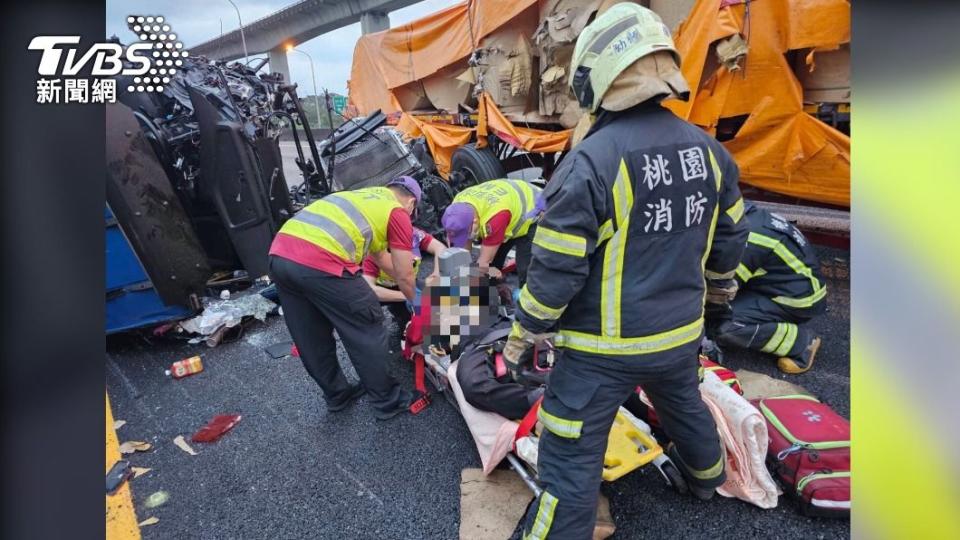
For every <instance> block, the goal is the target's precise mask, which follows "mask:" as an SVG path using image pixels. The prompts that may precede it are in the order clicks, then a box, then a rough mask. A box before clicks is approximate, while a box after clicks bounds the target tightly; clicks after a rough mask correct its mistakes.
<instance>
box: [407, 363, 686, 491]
mask: <svg viewBox="0 0 960 540" xmlns="http://www.w3.org/2000/svg"><path fill="white" fill-rule="evenodd" d="M413 351H414V353H413V358H412V359H413V361H414V362H415V364H416V368H415V371H416V372H417V375H416V376H417V379H418V380H420V381H424V382H420V383H418V386H426V384H429V386H430V387H431V388H432V390H427V394H426V395H427V396H437V395H438V394H439V395H442V396H443V397H444V398H445V399H446V401H447V402H449V403H450V405H451V406H453V407H454V408H455V409H456V410H457V411H458V412H459V413H460V414H461V416H463V417H464V421H465V422H466V423H467V427H468V428H469V429H470V432H471V435H472V436H473V438H474V442H475V443H476V445H477V450H478V452H480V454H481V460H482V461H484V471H485V472H489V471H490V470H492V469H493V468H494V467H495V466H497V464H499V463H500V462H501V461H502V460H506V461H507V463H508V464H509V466H510V468H511V469H513V470H514V471H515V472H516V473H517V474H518V475H519V476H520V478H521V479H522V480H523V482H524V484H526V485H527V487H528V488H530V490H531V491H532V492H533V493H534V495H536V496H539V495H540V493H541V492H542V491H543V490H542V488H541V486H540V484H539V482H538V480H537V469H536V463H535V457H534V458H533V459H531V457H530V452H529V451H528V452H526V453H524V452H522V451H520V450H518V449H523V448H526V449H531V448H532V449H536V448H537V443H536V441H537V432H536V430H535V429H532V424H533V422H532V421H531V419H532V420H533V421H535V415H536V407H538V406H539V402H538V403H537V404H536V405H535V406H534V409H532V410H531V413H528V415H527V418H525V419H523V420H521V421H516V420H510V419H507V418H504V417H502V416H500V415H497V414H496V413H492V412H489V411H480V410H478V409H476V408H474V407H473V406H472V405H470V404H469V403H467V401H466V400H465V399H464V398H463V394H462V392H461V390H460V388H459V382H458V381H457V379H456V361H455V360H453V359H451V358H450V356H448V355H444V354H436V352H431V351H430V350H426V351H423V350H421V349H419V348H418V347H414V349H413ZM420 390H421V391H423V390H425V388H420ZM425 399H430V398H425ZM423 406H425V403H424V405H423ZM421 408H422V407H421ZM525 423H529V424H530V426H524V424H525ZM525 428H526V429H525ZM525 438H526V439H528V440H526V441H524V440H522V439H525ZM491 440H492V441H493V442H492V443H491ZM505 448H506V449H507V450H506V451H504V450H505ZM535 453H536V452H535V450H534V451H533V454H534V456H535ZM531 461H532V462H531ZM651 463H652V464H653V466H654V467H656V469H657V470H658V471H659V472H660V474H661V476H662V477H663V479H664V480H665V481H666V483H667V485H669V486H670V487H672V488H673V489H674V490H675V491H677V492H678V493H686V491H687V484H686V482H685V481H684V479H683V477H682V476H681V474H680V471H679V470H678V469H677V467H676V465H675V464H674V463H673V462H671V460H670V458H669V457H667V455H666V454H665V453H664V452H663V448H662V447H661V446H660V445H659V443H657V441H656V439H654V437H653V436H652V435H651V432H650V427H649V426H648V425H646V424H645V423H644V422H643V421H642V420H640V419H638V418H636V417H634V416H633V415H632V414H630V413H629V412H628V411H627V410H626V409H624V408H623V407H621V408H620V410H619V411H618V413H617V415H616V417H615V419H614V422H613V426H612V427H611V430H610V435H609V438H608V442H607V452H606V454H605V456H604V463H603V473H602V477H603V480H604V481H607V482H613V481H615V480H617V479H619V478H622V477H623V476H624V475H626V474H628V473H630V472H632V471H634V470H636V469H639V468H640V467H643V466H644V465H648V464H651Z"/></svg>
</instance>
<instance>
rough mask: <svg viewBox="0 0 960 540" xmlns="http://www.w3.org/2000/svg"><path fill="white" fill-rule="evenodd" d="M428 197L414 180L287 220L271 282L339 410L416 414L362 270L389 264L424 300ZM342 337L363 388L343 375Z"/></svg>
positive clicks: (383, 415)
mask: <svg viewBox="0 0 960 540" xmlns="http://www.w3.org/2000/svg"><path fill="white" fill-rule="evenodd" d="M420 197H421V190H420V186H419V184H417V182H416V180H414V179H413V178H411V177H409V176H401V177H399V178H396V179H394V180H391V181H390V182H388V183H387V185H386V187H373V188H364V189H358V190H355V191H342V192H338V193H334V194H332V195H328V196H326V197H324V198H322V199H320V200H319V201H316V202H314V203H312V204H310V205H309V206H307V207H306V208H304V209H303V210H301V211H300V212H298V213H297V214H296V215H294V216H293V217H292V218H291V219H289V220H287V222H286V223H284V224H283V227H282V228H281V229H280V232H279V233H277V236H276V238H274V240H273V244H272V245H271V247H270V278H271V279H272V280H273V281H274V282H276V284H277V291H278V292H279V294H280V303H281V305H282V306H283V312H284V319H285V321H286V323H287V328H288V329H289V330H290V335H291V336H292V337H293V341H294V342H295V343H296V344H297V348H298V349H299V351H300V359H301V360H302V361H303V365H304V367H305V368H306V369H307V373H309V374H310V376H311V377H313V379H314V380H315V381H316V382H317V384H318V385H320V388H321V389H322V390H323V394H324V398H325V399H326V402H327V410H329V411H331V412H336V411H340V410H343V409H345V408H346V407H347V406H348V405H350V404H351V403H352V402H353V401H354V400H355V399H356V398H358V397H360V396H361V395H362V394H363V393H364V392H366V393H367V394H368V395H369V400H370V403H371V405H372V406H373V408H374V411H375V412H374V414H375V416H376V417H377V419H380V420H386V419H389V418H392V417H394V416H396V415H398V414H400V413H403V412H404V411H407V410H408V409H409V406H410V402H411V401H412V396H411V394H410V393H409V392H407V391H405V390H402V389H401V388H400V385H399V384H398V383H397V381H396V379H394V378H393V377H392V376H391V375H390V374H389V372H388V371H387V364H386V362H387V334H386V329H385V328H384V326H383V324H382V322H383V311H382V310H381V309H380V303H379V302H378V301H377V296H376V295H375V294H374V292H373V289H371V288H370V286H368V285H367V283H366V282H365V281H364V280H363V277H362V276H361V268H360V265H361V264H362V262H363V259H364V257H365V256H366V255H367V254H368V253H369V254H372V255H373V256H374V257H377V258H379V259H380V260H386V259H389V261H390V263H391V264H392V266H393V268H394V269H395V270H394V279H395V280H396V282H397V286H398V287H399V289H400V291H401V292H402V293H403V295H404V297H405V298H406V299H407V300H408V301H411V302H415V301H416V295H417V293H416V284H415V281H414V275H413V256H412V254H411V252H410V246H411V245H413V226H412V224H411V222H410V216H411V214H412V213H413V212H414V209H415V208H416V205H417V203H418V202H419V201H420ZM388 249H389V256H387V255H386V252H387V250H388ZM334 330H336V331H337V334H338V335H339V336H340V341H341V342H342V343H343V347H344V349H345V350H346V351H347V354H348V355H349V356H350V360H351V362H352V363H353V366H354V368H356V371H357V375H359V377H360V384H359V385H351V384H349V383H348V382H347V380H346V378H345V377H344V375H343V372H342V371H341V370H340V365H339V363H338V362H337V347H336V341H335V340H334V336H333V331H334Z"/></svg>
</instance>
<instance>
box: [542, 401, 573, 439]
mask: <svg viewBox="0 0 960 540" xmlns="http://www.w3.org/2000/svg"><path fill="white" fill-rule="evenodd" d="M537 419H538V420H540V422H542V423H543V427H545V428H547V429H548V430H550V433H553V434H554V435H556V436H557V437H563V438H564V439H579V438H580V430H581V429H583V420H567V419H565V418H560V417H559V416H554V415H552V414H550V413H548V412H547V411H545V410H544V409H543V405H541V406H540V410H539V411H537Z"/></svg>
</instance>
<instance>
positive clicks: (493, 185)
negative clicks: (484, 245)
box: [453, 179, 541, 241]
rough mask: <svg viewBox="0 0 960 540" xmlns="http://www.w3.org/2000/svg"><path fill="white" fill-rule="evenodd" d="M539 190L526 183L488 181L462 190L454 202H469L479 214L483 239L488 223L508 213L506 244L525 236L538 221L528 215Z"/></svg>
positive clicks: (518, 181) (517, 181)
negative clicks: (512, 239) (497, 216)
mask: <svg viewBox="0 0 960 540" xmlns="http://www.w3.org/2000/svg"><path fill="white" fill-rule="evenodd" d="M540 191H541V190H540V188H538V187H536V186H533V185H531V184H530V183H529V182H526V181H523V180H513V179H503V180H488V181H486V182H483V183H482V184H479V185H476V186H470V187H468V188H467V189H465V190H463V191H461V192H460V193H458V194H457V196H456V197H454V199H453V202H462V203H469V204H470V205H471V206H473V208H474V209H475V210H476V211H477V219H478V221H479V223H480V238H481V239H482V238H484V237H485V236H486V235H487V230H486V224H487V222H488V221H490V219H491V218H493V216H495V215H496V214H497V213H498V212H501V211H503V210H509V211H510V223H509V224H508V225H507V232H506V234H505V235H504V241H506V240H510V239H511V238H518V237H521V236H524V235H525V234H527V231H528V230H530V225H532V224H533V223H534V221H536V220H535V219H534V218H533V217H529V218H528V217H527V214H529V213H530V212H532V211H533V209H534V206H535V205H536V202H537V195H538V194H539V193H540Z"/></svg>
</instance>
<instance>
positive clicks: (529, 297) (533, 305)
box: [520, 285, 567, 321]
mask: <svg viewBox="0 0 960 540" xmlns="http://www.w3.org/2000/svg"><path fill="white" fill-rule="evenodd" d="M520 307H521V308H523V310H524V311H526V312H527V313H529V314H530V315H533V316H534V317H536V318H538V319H540V320H541V321H555V320H557V319H559V318H560V316H561V315H563V310H565V309H566V308H567V306H563V307H561V308H552V307H549V306H546V305H544V304H542V303H541V302H540V301H539V300H537V299H536V297H534V296H533V293H531V292H530V289H529V288H528V287H527V286H526V285H524V287H523V289H521V291H520Z"/></svg>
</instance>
